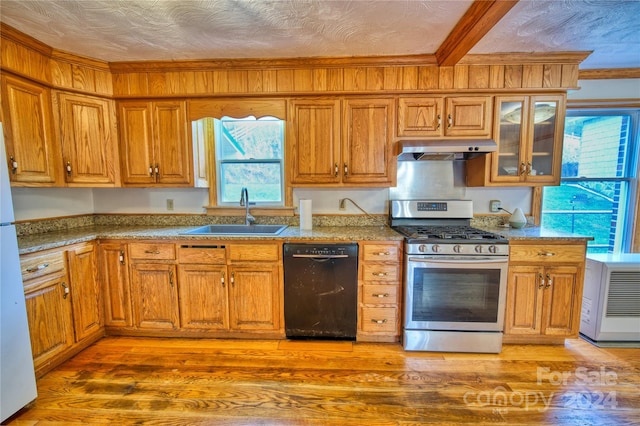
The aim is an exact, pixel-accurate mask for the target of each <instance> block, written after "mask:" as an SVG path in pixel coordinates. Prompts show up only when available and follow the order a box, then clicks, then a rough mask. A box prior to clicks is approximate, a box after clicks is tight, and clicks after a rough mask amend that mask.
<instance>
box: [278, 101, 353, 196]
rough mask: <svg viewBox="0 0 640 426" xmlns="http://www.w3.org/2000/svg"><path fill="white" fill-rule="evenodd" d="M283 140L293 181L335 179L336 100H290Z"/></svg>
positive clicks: (337, 156) (337, 159) (337, 149)
mask: <svg viewBox="0 0 640 426" xmlns="http://www.w3.org/2000/svg"><path fill="white" fill-rule="evenodd" d="M289 115H290V117H291V120H289V122H288V127H287V128H288V137H287V144H289V147H290V148H289V150H288V151H287V152H290V153H291V160H290V169H291V179H290V180H291V182H292V183H294V184H327V183H334V184H335V183H339V182H340V177H341V171H340V170H341V168H340V161H341V160H340V130H341V129H340V101H339V100H315V99H314V100H302V99H299V100H292V101H291V102H290V113H289Z"/></svg>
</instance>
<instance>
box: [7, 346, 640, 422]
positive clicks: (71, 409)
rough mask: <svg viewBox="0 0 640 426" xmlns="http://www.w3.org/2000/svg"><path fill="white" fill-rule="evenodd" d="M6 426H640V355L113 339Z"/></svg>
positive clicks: (62, 374)
mask: <svg viewBox="0 0 640 426" xmlns="http://www.w3.org/2000/svg"><path fill="white" fill-rule="evenodd" d="M38 393H39V397H38V399H37V401H36V402H35V403H33V404H32V405H31V406H30V407H29V408H27V409H25V410H24V411H22V412H21V413H19V415H17V416H14V418H12V419H11V421H10V422H9V423H8V424H10V425H14V426H25V425H29V426H33V425H38V426H45V425H47V426H49V425H63V424H64V425H74V424H77V425H81V424H82V425H112V426H113V425H133V424H152V425H370V426H377V425H418V424H427V425H428V424H474V425H483V424H508V425H515V424H536V425H538V424H553V425H581V426H582V425H590V424H593V425H599V426H603V425H614V424H615V425H632V424H635V425H638V424H640V349H601V348H597V347H595V346H593V345H591V344H590V343H587V342H585V341H583V340H581V339H572V340H568V341H567V343H566V344H565V345H564V346H526V345H505V346H504V348H503V351H502V353H500V354H457V353H436V352H405V351H403V350H402V347H401V346H400V345H398V344H366V343H350V342H327V343H322V342H320V343H319V342H300V341H295V342H290V341H277V340H258V341H247V340H196V339H193V340H190V339H165V338H131V337H108V338H105V339H102V340H100V341H99V342H97V343H96V344H95V345H93V346H91V347H89V348H87V349H86V350H84V351H83V352H81V353H80V354H78V355H77V356H76V357H74V358H73V359H71V360H69V361H67V362H66V363H64V364H62V365H61V366H60V367H58V368H56V369H55V370H53V371H51V372H50V373H49V374H47V375H46V376H44V377H43V378H41V379H40V380H39V381H38Z"/></svg>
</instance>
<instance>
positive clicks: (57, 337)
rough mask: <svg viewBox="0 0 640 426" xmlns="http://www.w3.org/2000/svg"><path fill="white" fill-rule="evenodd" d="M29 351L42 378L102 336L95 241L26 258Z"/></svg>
mask: <svg viewBox="0 0 640 426" xmlns="http://www.w3.org/2000/svg"><path fill="white" fill-rule="evenodd" d="M20 264H21V269H22V279H23V282H24V290H25V299H26V305H27V318H28V322H29V331H30V335H31V349H32V352H33V363H34V366H35V369H36V375H37V376H38V377H39V376H42V375H43V374H44V373H46V372H47V371H49V370H51V369H52V368H54V367H56V366H57V365H59V364H60V363H62V362H63V361H65V360H66V359H68V358H69V357H71V356H73V355H75V354H76V353H78V352H80V351H81V350H82V349H84V348H85V347H87V346H89V345H90V344H91V343H93V342H95V341H96V340H97V339H99V338H100V337H101V336H102V335H103V334H104V331H103V327H102V316H101V309H100V305H101V303H102V299H101V297H100V293H99V291H98V283H97V281H96V277H95V271H96V268H95V246H94V243H92V242H91V243H81V244H77V245H73V246H67V247H63V248H60V249H54V250H48V251H42V252H36V253H31V254H27V255H22V256H21V257H20Z"/></svg>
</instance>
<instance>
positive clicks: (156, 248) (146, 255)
mask: <svg viewBox="0 0 640 426" xmlns="http://www.w3.org/2000/svg"><path fill="white" fill-rule="evenodd" d="M129 257H130V258H131V259H146V260H175V258H176V248H175V245H174V244H164V243H133V244H129Z"/></svg>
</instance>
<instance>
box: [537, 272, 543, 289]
mask: <svg viewBox="0 0 640 426" xmlns="http://www.w3.org/2000/svg"><path fill="white" fill-rule="evenodd" d="M538 282H539V284H538V288H542V287H544V275H542V273H540V272H538Z"/></svg>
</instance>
